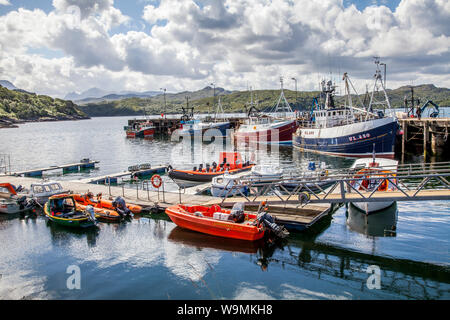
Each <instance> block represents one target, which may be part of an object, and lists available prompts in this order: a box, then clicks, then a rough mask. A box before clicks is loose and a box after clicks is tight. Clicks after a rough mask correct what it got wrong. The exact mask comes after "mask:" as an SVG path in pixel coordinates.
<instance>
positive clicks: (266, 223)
mask: <svg viewBox="0 0 450 320" xmlns="http://www.w3.org/2000/svg"><path fill="white" fill-rule="evenodd" d="M261 209H262V212H261V213H259V211H260V210H261ZM260 210H258V218H257V223H258V225H259V224H261V225H262V226H263V228H264V229H266V230H270V231H271V232H273V234H275V236H277V237H278V238H281V239H284V238H286V237H287V236H288V235H289V231H287V230H286V228H285V227H284V226H281V225H278V224H276V223H275V219H274V218H273V217H272V216H271V215H270V214H269V213H268V212H267V210H268V206H267V203H266V202H265V201H264V202H263V203H262V205H261V206H260Z"/></svg>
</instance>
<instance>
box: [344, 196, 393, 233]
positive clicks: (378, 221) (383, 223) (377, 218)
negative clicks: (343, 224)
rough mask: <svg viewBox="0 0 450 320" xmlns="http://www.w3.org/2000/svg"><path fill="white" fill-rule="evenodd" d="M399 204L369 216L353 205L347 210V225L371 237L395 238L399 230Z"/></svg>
mask: <svg viewBox="0 0 450 320" xmlns="http://www.w3.org/2000/svg"><path fill="white" fill-rule="evenodd" d="M397 213H398V210H397V203H396V202H394V203H393V204H392V205H391V206H389V207H388V208H386V209H384V210H382V211H379V212H377V213H375V214H371V215H367V214H365V212H362V211H361V210H358V208H356V207H355V206H353V204H349V206H348V209H347V225H348V226H349V227H350V229H351V230H354V231H356V232H358V233H361V234H364V235H366V236H369V237H395V236H396V230H397Z"/></svg>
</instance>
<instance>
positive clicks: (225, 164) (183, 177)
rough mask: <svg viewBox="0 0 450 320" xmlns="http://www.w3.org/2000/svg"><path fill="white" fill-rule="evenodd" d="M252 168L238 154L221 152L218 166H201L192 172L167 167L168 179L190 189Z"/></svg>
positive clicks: (214, 164)
mask: <svg viewBox="0 0 450 320" xmlns="http://www.w3.org/2000/svg"><path fill="white" fill-rule="evenodd" d="M253 166H254V164H253V163H250V162H249V161H247V162H245V163H244V162H243V161H242V157H241V154H240V153H239V152H221V153H220V158H219V164H216V163H213V164H212V165H209V164H206V165H205V167H203V164H201V165H200V166H199V168H197V167H194V168H193V170H176V169H172V167H171V166H169V177H170V178H171V179H172V180H173V181H174V182H175V183H176V184H178V185H179V186H182V187H191V186H195V185H198V184H202V183H207V182H211V181H212V179H213V178H214V177H217V176H220V175H222V174H224V173H228V174H236V173H239V172H242V171H246V170H250V169H251V168H252V167H253Z"/></svg>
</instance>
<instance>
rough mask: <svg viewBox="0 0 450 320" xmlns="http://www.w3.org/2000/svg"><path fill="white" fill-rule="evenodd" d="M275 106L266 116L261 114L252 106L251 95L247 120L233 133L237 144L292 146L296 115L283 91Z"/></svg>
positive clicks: (295, 128) (296, 125) (296, 126)
mask: <svg viewBox="0 0 450 320" xmlns="http://www.w3.org/2000/svg"><path fill="white" fill-rule="evenodd" d="M280 81H281V94H280V97H279V98H278V102H277V104H276V106H275V107H274V108H273V110H271V111H270V112H269V113H267V114H261V113H260V112H259V110H258V109H257V108H256V107H255V106H254V105H253V95H252V100H251V103H250V109H249V112H248V119H247V120H246V121H245V123H244V124H242V125H240V126H239V128H238V129H237V130H236V132H235V133H234V139H235V141H236V143H237V144H253V143H256V144H282V145H290V144H292V135H293V134H294V133H295V131H296V130H297V128H298V124H297V120H296V114H295V112H293V110H292V108H291V106H290V104H289V102H288V101H287V100H286V97H285V96H284V91H283V79H282V78H281V79H280Z"/></svg>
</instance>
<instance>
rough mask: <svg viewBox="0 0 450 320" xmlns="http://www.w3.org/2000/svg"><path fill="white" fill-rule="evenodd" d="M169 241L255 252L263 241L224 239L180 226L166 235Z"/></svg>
mask: <svg viewBox="0 0 450 320" xmlns="http://www.w3.org/2000/svg"><path fill="white" fill-rule="evenodd" d="M168 239H169V241H171V242H176V243H179V244H184V245H188V246H191V247H196V248H209V249H217V250H222V251H231V252H242V253H257V251H258V249H259V248H261V247H262V246H263V244H264V242H263V241H245V240H238V239H228V238H227V239H225V238H221V237H215V236H211V235H208V234H203V233H199V232H195V231H191V230H187V229H184V228H181V227H178V226H177V227H175V228H173V229H172V231H171V232H170V234H169V236H168Z"/></svg>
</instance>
